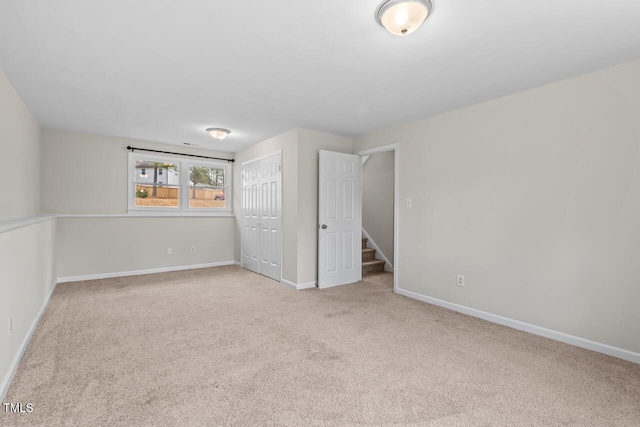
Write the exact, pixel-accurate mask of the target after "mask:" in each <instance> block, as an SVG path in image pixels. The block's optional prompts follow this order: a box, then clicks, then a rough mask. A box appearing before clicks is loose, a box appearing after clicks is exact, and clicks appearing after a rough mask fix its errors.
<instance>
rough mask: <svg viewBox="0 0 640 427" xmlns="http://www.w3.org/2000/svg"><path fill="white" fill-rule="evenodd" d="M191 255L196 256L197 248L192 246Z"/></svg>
mask: <svg viewBox="0 0 640 427" xmlns="http://www.w3.org/2000/svg"><path fill="white" fill-rule="evenodd" d="M191 253H192V254H195V253H196V247H195V246H191Z"/></svg>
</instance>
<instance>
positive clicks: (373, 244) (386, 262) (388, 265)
mask: <svg viewBox="0 0 640 427" xmlns="http://www.w3.org/2000/svg"><path fill="white" fill-rule="evenodd" d="M362 234H364V237H366V238H367V244H371V247H372V248H373V249H375V250H376V254H377V255H380V257H381V258H382V260H383V261H384V271H387V272H389V273H393V264H391V262H390V261H389V258H387V256H386V255H385V254H384V252H382V251H381V250H380V247H378V245H377V244H376V241H375V240H373V239H372V238H371V236H370V235H369V233H367V230H365V229H364V228H363V229H362Z"/></svg>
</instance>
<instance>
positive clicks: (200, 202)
mask: <svg viewBox="0 0 640 427" xmlns="http://www.w3.org/2000/svg"><path fill="white" fill-rule="evenodd" d="M189 207H190V208H206V209H212V208H215V209H224V208H225V207H227V194H226V193H225V191H224V189H223V188H211V187H202V186H190V187H189Z"/></svg>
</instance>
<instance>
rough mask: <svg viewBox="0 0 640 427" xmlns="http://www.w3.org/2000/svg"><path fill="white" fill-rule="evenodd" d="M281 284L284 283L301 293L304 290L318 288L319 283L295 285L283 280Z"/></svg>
mask: <svg viewBox="0 0 640 427" xmlns="http://www.w3.org/2000/svg"><path fill="white" fill-rule="evenodd" d="M280 283H282V284H283V285H285V286H286V287H288V288H291V289H293V290H294V291H301V290H303V289H313V288H317V287H318V282H307V283H300V284H295V283H293V282H290V281H288V280H286V279H282V280H281V281H280Z"/></svg>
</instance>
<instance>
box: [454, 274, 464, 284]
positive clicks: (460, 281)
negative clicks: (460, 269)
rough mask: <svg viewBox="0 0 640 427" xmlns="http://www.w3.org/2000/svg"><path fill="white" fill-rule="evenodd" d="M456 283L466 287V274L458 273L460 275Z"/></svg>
mask: <svg viewBox="0 0 640 427" xmlns="http://www.w3.org/2000/svg"><path fill="white" fill-rule="evenodd" d="M456 285H458V286H462V287H464V275H463V274H458V277H457V279H456Z"/></svg>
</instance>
